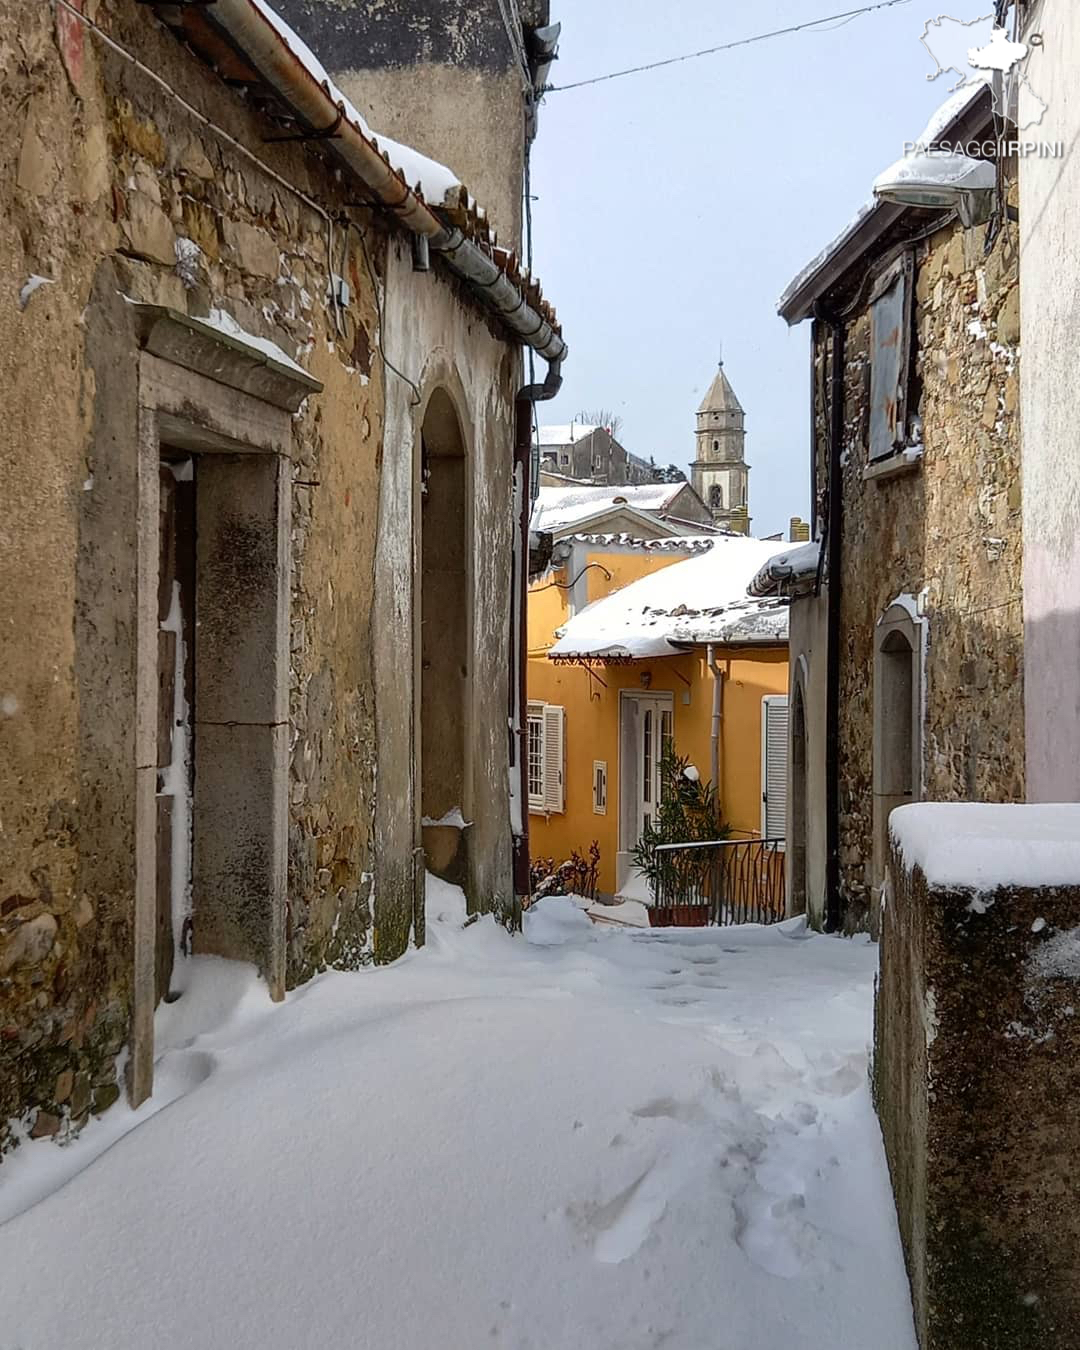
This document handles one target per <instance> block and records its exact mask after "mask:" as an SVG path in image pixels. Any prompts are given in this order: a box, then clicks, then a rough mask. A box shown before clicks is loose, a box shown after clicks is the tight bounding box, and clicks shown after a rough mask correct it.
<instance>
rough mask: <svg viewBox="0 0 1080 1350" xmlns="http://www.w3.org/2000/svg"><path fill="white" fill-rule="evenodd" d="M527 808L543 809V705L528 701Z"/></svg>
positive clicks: (533, 809)
mask: <svg viewBox="0 0 1080 1350" xmlns="http://www.w3.org/2000/svg"><path fill="white" fill-rule="evenodd" d="M527 727H528V733H529V737H528V750H527V753H528V770H529V810H530V811H542V810H543V809H544V705H543V704H542V703H530V704H529V709H528V717H527Z"/></svg>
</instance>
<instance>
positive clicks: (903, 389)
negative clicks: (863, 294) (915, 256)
mask: <svg viewBox="0 0 1080 1350" xmlns="http://www.w3.org/2000/svg"><path fill="white" fill-rule="evenodd" d="M912 273H913V263H912V258H911V255H910V254H905V255H904V257H902V258H900V259H898V260H897V262H896V263H894V264H893V266H892V267H890V268H889V269H888V271H886V272H884V273H883V274H882V276H881V278H880V279H879V280H878V283H877V285H876V286H875V287H874V290H873V292H872V293H871V303H870V447H869V453H870V459H871V460H875V459H884V458H885V457H886V456H887V455H892V454H895V452H896V451H897V450H898V449H899V448H900V447H901V446H902V445H903V444H904V442H905V439H906V432H907V393H908V355H909V352H910V348H911V295H912V284H911V283H912Z"/></svg>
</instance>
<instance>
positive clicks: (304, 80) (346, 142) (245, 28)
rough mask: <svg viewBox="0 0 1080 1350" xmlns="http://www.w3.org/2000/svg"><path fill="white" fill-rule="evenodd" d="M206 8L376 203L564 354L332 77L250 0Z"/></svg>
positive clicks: (512, 320)
mask: <svg viewBox="0 0 1080 1350" xmlns="http://www.w3.org/2000/svg"><path fill="white" fill-rule="evenodd" d="M204 13H205V15H206V18H207V20H208V21H209V22H211V23H212V24H214V25H216V26H217V27H218V28H220V29H221V30H222V32H224V33H225V34H226V35H227V37H228V38H229V39H230V40H231V42H232V43H233V44H234V46H235V47H236V48H237V49H238V50H239V51H240V52H241V53H242V54H243V55H244V57H245V58H246V59H247V60H248V61H249V62H250V63H251V65H252V66H254V68H255V69H256V70H257V71H258V72H259V75H260V76H261V78H262V79H263V80H265V81H266V83H267V84H268V85H269V86H270V87H271V88H272V89H274V91H275V92H276V93H277V94H278V96H279V97H280V98H281V99H282V100H283V101H284V102H285V103H286V104H287V105H288V107H289V108H291V109H292V111H293V112H294V113H295V114H296V116H297V117H298V118H299V120H300V121H301V122H303V123H304V124H305V125H306V126H308V127H311V128H312V129H313V131H315V132H316V133H320V132H321V133H322V136H323V138H325V140H326V145H327V148H328V149H329V150H330V151H331V153H332V154H334V155H335V156H336V157H337V158H338V159H340V160H341V161H342V162H343V163H344V164H345V165H346V166H347V167H348V168H349V169H350V170H351V171H352V172H353V173H354V174H355V175H356V176H357V177H358V178H359V179H360V181H361V182H362V183H363V184H364V185H365V186H366V187H367V188H368V189H369V190H370V191H371V193H372V194H373V195H374V197H375V198H376V201H377V203H378V204H379V205H380V206H382V207H384V208H385V209H386V210H387V211H389V212H390V214H391V215H393V216H394V217H395V218H396V219H397V220H398V221H399V222H400V223H401V224H402V225H403V226H404V227H405V228H406V229H408V230H411V231H412V233H413V234H414V235H415V236H419V237H421V238H424V239H426V240H427V241H428V247H429V248H430V249H431V250H433V251H434V252H436V253H438V254H440V256H441V257H442V258H443V261H444V262H445V263H446V266H447V267H448V268H449V269H450V271H451V272H453V273H454V274H455V275H456V276H458V277H460V278H461V280H462V281H464V282H465V284H466V286H467V287H468V289H469V290H470V291H471V292H472V294H473V296H474V297H475V298H476V299H478V300H480V301H481V302H482V303H483V304H484V305H485V306H486V307H487V308H488V309H490V310H493V311H494V313H495V314H496V315H497V316H498V317H499V319H500V320H501V321H502V323H503V324H504V325H505V327H506V328H508V329H509V330H510V332H511V333H513V334H514V336H515V337H517V338H519V339H520V340H521V341H522V342H523V343H524V344H525V345H526V346H527V347H531V348H532V349H533V351H535V352H536V353H537V354H538V355H540V356H542V357H543V358H544V360H545V361H548V362H549V363H551V362H554V363H557V362H561V361H563V360H564V359H565V358H566V353H567V347H566V343H565V342H564V341H563V340H562V338H561V337H560V335H559V334H558V333H557V332H556V330H555V328H554V326H553V324H552V323H551V322H550V321H549V320H548V319H547V318H545V317H544V315H543V314H541V313H540V312H539V311H538V310H537V309H536V308H535V307H534V306H532V305H530V304H529V301H528V298H527V297H526V295H525V293H524V291H523V290H522V288H521V287H520V286H519V285H517V284H516V283H515V282H513V281H512V280H511V279H510V278H509V277H508V276H507V274H506V272H505V271H503V269H502V268H500V267H499V266H498V264H497V263H496V262H494V261H493V260H492V259H491V258H490V257H488V255H487V254H486V253H484V252H483V251H482V250H481V249H479V248H478V247H477V246H476V244H474V243H473V242H472V241H471V240H469V239H467V238H466V237H465V235H464V234H463V233H462V232H461V230H459V229H457V227H456V226H453V225H448V224H446V223H445V222H444V221H443V220H442V219H441V217H440V216H439V215H438V214H437V213H436V212H435V211H434V210H433V209H432V207H430V206H429V205H428V204H427V203H426V202H424V201H422V200H421V199H420V198H419V197H418V196H417V195H416V193H415V192H414V191H413V190H412V189H411V188H410V187H409V186H408V184H407V183H406V182H405V180H404V178H402V176H401V175H400V174H399V173H398V172H397V171H396V170H395V169H393V168H391V166H390V164H389V162H388V161H387V160H386V159H384V157H383V155H382V153H381V152H380V151H379V148H378V145H377V142H376V140H375V138H374V137H373V136H372V135H371V133H370V131H369V130H368V129H367V128H366V127H364V126H363V125H358V124H357V123H355V122H353V121H351V120H350V117H349V113H350V112H351V111H352V110H351V109H350V108H349V106H348V105H347V104H346V103H345V102H344V100H342V99H341V96H340V94H339V92H338V91H337V90H336V89H335V88H334V86H333V85H332V83H331V82H330V80H329V78H326V79H324V80H322V81H320V80H319V79H318V78H317V74H316V72H315V71H314V70H311V69H309V67H308V66H307V65H306V64H305V62H304V61H303V60H301V58H300V57H299V56H298V55H297V53H296V52H295V51H293V50H292V48H291V47H290V46H289V44H288V41H287V39H286V37H285V35H284V34H283V33H282V32H281V31H280V30H279V29H278V28H277V27H276V26H275V25H274V24H273V23H272V22H271V20H270V18H269V16H268V15H267V14H266V13H265V11H264V10H262V9H261V8H260V6H259V5H258V4H257V3H256V2H255V0H215V3H214V4H213V5H212V6H211V7H207V9H206V10H205V11H204ZM335 95H336V96H337V100H338V101H335ZM357 117H359V114H357Z"/></svg>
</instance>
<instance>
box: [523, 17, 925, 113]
mask: <svg viewBox="0 0 1080 1350" xmlns="http://www.w3.org/2000/svg"><path fill="white" fill-rule="evenodd" d="M910 4H911V0H878V3H877V4H876V5H863V6H861V7H860V8H859V9H848V10H845V11H844V12H843V13H842V14H825V15H823V16H822V17H821V18H820V19H807V20H806V21H805V22H804V23H796V24H792V25H791V27H790V28H774V29H773V31H772V32H771V33H755V34H754V36H753V37H747V38H739V40H738V41H737V42H722V43H720V45H719V46H716V47H702V48H701V50H700V51H696V52H687V53H686V54H685V55H684V56H669V57H668V58H667V59H666V60H664V61H650V62H648V64H646V65H643V66H629V67H627V69H626V70H613V71H610V72H609V73H608V74H607V75H594V76H593V77H592V79H591V80H575V81H574V82H573V83H572V84H549V85H546V86H545V87H544V89H543V91H542V92H543V93H545V94H561V93H563V92H564V91H565V90H567V89H581V88H583V87H584V86H585V85H587V84H601V83H603V81H604V80H618V79H621V78H622V77H623V76H624V75H640V74H641V72H642V71H644V70H659V68H660V67H661V66H675V65H678V64H679V62H680V61H694V60H696V59H697V58H698V57H699V56H713V55H714V54H715V53H716V52H730V51H733V50H734V49H735V48H736V47H749V46H750V44H751V43H753V42H767V41H768V40H769V38H777V37H786V36H787V34H789V33H802V32H804V31H805V30H807V29H812V28H819V27H820V26H821V25H822V24H824V23H836V21H837V20H838V19H844V20H851V19H857V18H858V17H859V15H860V14H872V13H873V12H874V10H877V9H892V8H893V7H894V6H896V5H910Z"/></svg>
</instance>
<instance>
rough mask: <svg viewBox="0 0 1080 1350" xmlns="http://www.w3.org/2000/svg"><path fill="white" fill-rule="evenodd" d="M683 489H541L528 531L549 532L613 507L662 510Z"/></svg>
mask: <svg viewBox="0 0 1080 1350" xmlns="http://www.w3.org/2000/svg"><path fill="white" fill-rule="evenodd" d="M685 486H686V484H685V483H641V484H637V485H636V486H630V485H628V484H625V483H624V484H606V485H603V486H597V487H588V486H582V487H565V488H564V487H542V488H541V489H540V491H539V492H538V493H537V495H536V503H535V505H534V506H533V514H532V520H531V522H530V524H529V528H530V529H531V530H537V531H541V532H544V531H546V532H548V533H550V532H551V531H552V530H559V529H563V528H564V527H565V526H567V525H573V524H574V522H575V521H579V520H588V519H589V518H590V517H591V516H596V515H600V514H601V512H603V511H605V510H607V509H608V508H610V507H613V506H622V505H624V504H625V505H626V506H631V507H634V508H635V509H636V510H638V511H662V510H663V509H664V507H665V506H667V505H668V503H669V502H671V501H673V500H674V499H675V497H676V496H678V494H679V493H680V492H681V491H682V489H683V488H684V487H685Z"/></svg>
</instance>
